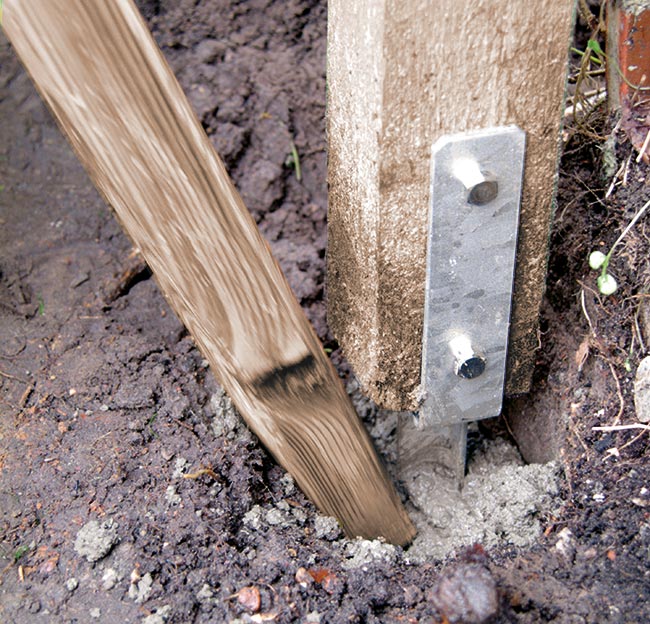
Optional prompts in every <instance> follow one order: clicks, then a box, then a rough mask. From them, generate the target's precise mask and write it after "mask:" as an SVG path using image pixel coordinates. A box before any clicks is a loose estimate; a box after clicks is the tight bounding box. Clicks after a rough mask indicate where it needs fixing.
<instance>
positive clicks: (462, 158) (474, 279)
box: [418, 126, 525, 427]
mask: <svg viewBox="0 0 650 624" xmlns="http://www.w3.org/2000/svg"><path fill="white" fill-rule="evenodd" d="M524 153H525V133H524V132H523V131H522V130H521V129H519V128H517V127H516V126H508V127H503V128H490V129H487V130H480V131H476V132H468V133H463V134H458V135H448V136H444V137H442V138H441V139H440V140H438V141H437V142H436V143H435V144H434V145H433V148H432V159H431V160H432V170H431V210H430V217H429V231H428V254H427V276H426V291H425V312H424V332H423V350H422V389H423V402H422V406H421V409H420V412H419V419H418V421H419V422H418V424H419V426H421V427H424V426H439V425H450V424H454V423H460V422H467V421H472V420H479V419H481V418H489V417H492V416H497V415H498V414H499V413H500V412H501V406H502V402H503V387H504V380H505V366H506V352H507V345H508V330H509V324H510V306H511V299H512V284H513V275H514V267H515V253H516V247H517V228H518V224H519V207H520V200H521V186H522V177H523V170H524Z"/></svg>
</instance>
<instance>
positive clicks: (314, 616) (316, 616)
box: [305, 611, 321, 624]
mask: <svg viewBox="0 0 650 624" xmlns="http://www.w3.org/2000/svg"><path fill="white" fill-rule="evenodd" d="M320 620H321V614H320V613H319V612H318V611H311V612H310V613H308V614H307V616H306V617H305V622H306V624H320Z"/></svg>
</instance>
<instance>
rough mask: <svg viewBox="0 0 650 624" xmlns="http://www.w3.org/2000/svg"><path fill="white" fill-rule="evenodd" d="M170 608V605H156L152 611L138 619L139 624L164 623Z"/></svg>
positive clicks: (170, 610)
mask: <svg viewBox="0 0 650 624" xmlns="http://www.w3.org/2000/svg"><path fill="white" fill-rule="evenodd" d="M171 612H172V608H171V606H170V605H164V606H162V607H158V608H157V609H156V610H155V612H154V613H152V614H151V615H148V616H147V617H145V618H143V619H142V620H140V622H141V624H164V623H165V622H166V621H167V620H168V618H169V616H170V615H171Z"/></svg>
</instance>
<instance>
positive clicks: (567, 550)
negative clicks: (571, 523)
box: [555, 527, 576, 562]
mask: <svg viewBox="0 0 650 624" xmlns="http://www.w3.org/2000/svg"><path fill="white" fill-rule="evenodd" d="M557 538H558V539H557V542H555V550H557V551H558V552H559V553H560V554H561V555H562V556H563V557H564V558H565V559H566V560H567V561H568V562H571V561H573V558H574V557H575V554H576V545H575V540H574V539H573V533H572V532H571V529H569V528H568V527H565V528H564V529H562V530H561V531H560V532H559V533H558V536H557Z"/></svg>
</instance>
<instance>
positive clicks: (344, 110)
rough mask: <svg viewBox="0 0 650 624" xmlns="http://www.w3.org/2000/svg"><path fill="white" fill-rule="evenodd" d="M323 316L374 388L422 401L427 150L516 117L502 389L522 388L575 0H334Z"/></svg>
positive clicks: (539, 290)
mask: <svg viewBox="0 0 650 624" xmlns="http://www.w3.org/2000/svg"><path fill="white" fill-rule="evenodd" d="M328 11H329V34H328V54H327V62H328V66H327V72H328V138H329V167H330V170H329V184H330V208H329V228H330V231H329V252H328V262H329V266H328V298H329V308H328V314H329V322H330V325H331V327H332V328H333V330H334V333H335V335H336V336H337V338H338V339H339V342H340V343H341V345H342V347H343V350H344V352H345V353H346V355H347V357H348V359H349V360H350V361H351V363H352V365H353V367H354V369H355V371H356V373H357V375H358V376H359V378H360V380H361V383H362V385H363V387H364V389H365V390H366V391H367V393H368V394H369V395H370V396H371V397H372V398H373V399H374V400H375V401H376V402H378V403H380V404H382V405H384V406H386V407H388V408H391V409H395V410H405V409H416V408H417V406H418V397H419V396H420V392H421V388H420V362H421V347H422V323H423V312H424V310H423V308H424V283H425V258H426V224H427V214H428V211H429V176H430V173H429V172H430V160H431V145H432V144H433V142H434V141H436V140H437V139H438V138H440V137H441V136H442V135H445V134H452V133H457V132H465V131H468V130H475V129H480V128H486V127H492V126H502V125H508V124H516V125H518V126H519V127H521V128H522V129H523V130H525V131H526V133H527V152H526V169H525V181H524V189H523V204H522V213H521V224H520V230H519V248H518V265H517V268H516V275H515V287H514V302H513V313H512V323H511V330H510V346H509V361H508V375H507V383H506V386H507V387H506V392H507V393H510V394H514V393H520V392H524V391H526V390H528V388H529V384H530V377H531V373H532V369H533V365H534V359H535V351H536V349H537V346H538V336H537V325H538V320H537V317H538V311H539V306H540V303H541V298H542V294H543V291H544V283H545V278H546V256H547V250H548V236H549V227H550V219H551V214H552V210H553V195H554V186H555V181H556V173H557V162H558V152H559V136H560V132H559V130H560V121H561V117H562V106H563V99H564V89H565V84H566V71H567V61H568V49H569V43H570V39H571V31H572V21H573V20H572V13H573V2H572V1H571V0H530V1H528V2H512V1H511V0H435V1H434V0H357V1H355V2H349V1H348V0H330V2H329V5H328Z"/></svg>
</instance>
